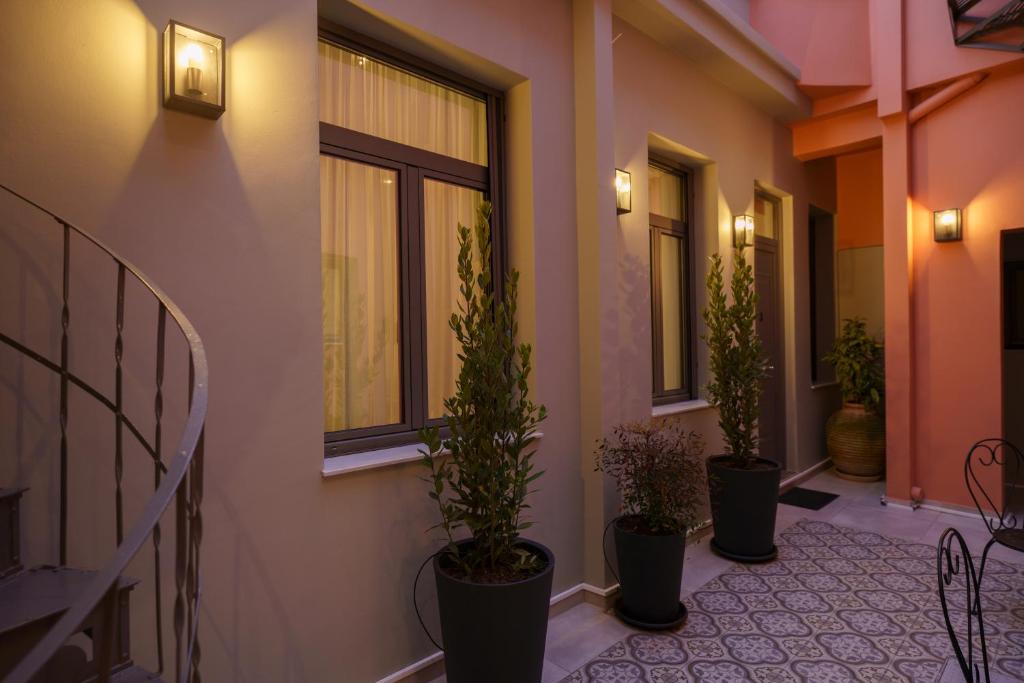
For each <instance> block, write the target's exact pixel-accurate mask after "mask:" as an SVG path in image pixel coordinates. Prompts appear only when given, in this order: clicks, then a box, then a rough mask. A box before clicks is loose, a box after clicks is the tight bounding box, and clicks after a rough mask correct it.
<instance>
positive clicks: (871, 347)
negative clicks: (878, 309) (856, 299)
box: [825, 318, 885, 412]
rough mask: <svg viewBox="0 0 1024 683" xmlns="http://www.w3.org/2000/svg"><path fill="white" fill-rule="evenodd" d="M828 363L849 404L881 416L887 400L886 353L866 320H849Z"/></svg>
mask: <svg viewBox="0 0 1024 683" xmlns="http://www.w3.org/2000/svg"><path fill="white" fill-rule="evenodd" d="M825 360H827V361H828V362H829V363H832V365H834V366H835V368H836V377H837V378H838V379H839V386H840V389H841V391H842V392H843V400H844V401H846V402H847V403H860V404H863V405H864V408H865V409H866V410H870V411H873V412H881V411H882V407H883V403H884V400H885V353H884V348H883V346H882V344H881V343H879V342H878V341H877V340H876V339H875V338H874V337H872V336H870V335H869V334H868V332H867V323H866V322H865V320H864V319H863V318H847V319H846V320H844V321H843V329H842V332H841V333H840V335H839V338H838V339H836V343H835V345H834V346H833V347H832V353H830V354H828V355H827V356H825Z"/></svg>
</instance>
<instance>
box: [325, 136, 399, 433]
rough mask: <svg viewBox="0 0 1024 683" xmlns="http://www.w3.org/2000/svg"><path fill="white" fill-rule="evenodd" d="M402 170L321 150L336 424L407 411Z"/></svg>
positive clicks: (328, 410)
mask: <svg viewBox="0 0 1024 683" xmlns="http://www.w3.org/2000/svg"><path fill="white" fill-rule="evenodd" d="M397 175H398V174H397V173H395V172H394V171H392V170H389V169H384V168H379V167H376V166H370V165H367V164H360V163H356V162H354V161H348V160H345V159H338V158H336V157H331V156H326V155H321V156H320V226H321V232H320V237H321V245H322V254H323V270H322V287H323V328H324V430H325V431H328V432H332V431H340V430H343V429H355V428H358V427H369V426H374V425H386V424H394V423H396V422H399V421H400V420H401V418H402V415H401V363H400V360H399V358H400V355H399V313H398V305H399V303H398V302H399V296H398V286H399V282H400V280H399V275H398V211H397V206H398V198H397V192H398V177H397Z"/></svg>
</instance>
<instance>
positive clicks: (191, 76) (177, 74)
mask: <svg viewBox="0 0 1024 683" xmlns="http://www.w3.org/2000/svg"><path fill="white" fill-rule="evenodd" d="M224 80H225V79H224V39H223V38H222V37H220V36H218V35H214V34H212V33H207V32H206V31H201V30H199V29H197V28H193V27H191V26H186V25H185V24H182V23H180V22H177V21H173V20H172V21H170V22H169V23H168V24H167V28H165V29H164V106H165V107H167V108H168V109H177V110H178V111H184V112H188V113H189V114H197V115H198V116H205V117H206V118H210V119H216V118H220V115H221V114H223V113H224Z"/></svg>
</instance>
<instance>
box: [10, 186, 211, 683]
mask: <svg viewBox="0 0 1024 683" xmlns="http://www.w3.org/2000/svg"><path fill="white" fill-rule="evenodd" d="M0 190H3V191H4V192H6V193H7V194H9V195H11V196H12V197H14V198H16V199H17V200H19V201H20V202H22V203H24V204H25V205H27V206H29V207H32V208H33V209H34V210H37V211H40V212H42V213H43V214H45V215H47V216H49V217H50V218H52V219H53V220H55V221H56V223H57V225H58V226H59V229H60V230H61V231H62V236H63V265H62V282H61V292H62V300H61V312H60V321H59V325H60V327H59V329H60V360H59V361H54V360H51V359H49V358H47V357H46V356H45V355H43V354H41V353H39V352H37V351H35V350H33V349H31V348H29V347H28V346H26V345H24V344H22V343H20V342H18V341H17V340H15V339H14V338H12V337H10V336H8V335H6V334H4V333H3V332H0V342H2V343H3V344H6V345H7V346H9V347H11V348H13V349H14V350H16V351H17V352H19V353H20V354H22V355H23V356H25V357H27V358H30V359H32V360H33V361H35V362H36V363H38V364H39V365H41V366H42V367H44V368H46V369H48V370H50V371H51V372H53V373H56V374H57V375H59V377H60V404H59V405H60V407H59V410H60V422H59V424H60V456H59V457H60V464H59V467H60V485H59V486H60V488H59V492H60V493H59V501H60V502H59V507H60V512H59V548H60V549H59V555H60V563H61V564H62V565H64V564H67V562H68V557H67V532H68V450H69V445H68V397H69V392H70V391H71V388H72V387H76V388H78V389H80V390H82V391H83V392H85V394H87V395H88V396H90V397H92V398H93V399H95V401H96V402H98V403H99V404H100V405H101V406H103V407H104V408H106V409H107V410H109V411H110V412H111V413H112V414H113V417H114V430H115V431H114V479H115V481H114V485H115V494H114V498H115V515H116V538H117V548H116V550H115V551H114V554H113V557H111V558H110V560H109V561H108V562H107V563H106V565H105V566H104V567H103V568H102V569H100V570H99V571H98V572H97V573H96V575H95V577H94V578H93V580H92V581H91V582H90V583H89V585H88V587H87V588H86V589H85V590H84V591H83V592H82V593H81V594H80V595H79V596H78V597H77V598H76V599H75V601H74V603H73V604H72V605H71V606H70V607H69V608H68V609H67V611H66V612H65V613H64V614H63V616H62V617H61V618H60V619H59V620H58V621H57V622H56V623H54V625H53V626H52V627H51V628H50V629H49V631H48V632H47V633H46V635H45V636H44V637H43V638H42V639H41V640H40V641H39V642H38V643H37V644H36V645H35V647H33V648H32V649H31V650H30V651H29V652H28V653H26V655H25V657H24V658H23V659H22V660H21V661H20V662H19V663H18V664H17V665H16V666H15V668H14V669H13V670H11V672H10V673H9V674H8V677H7V678H6V679H5V682H7V683H21V682H23V681H29V680H30V679H31V678H32V677H33V676H34V675H35V674H37V673H39V672H40V671H41V670H42V669H43V668H44V667H45V666H46V665H47V662H49V661H50V660H51V658H53V656H54V655H55V654H56V653H57V651H58V650H59V649H60V648H61V647H62V646H63V645H64V644H65V643H66V642H67V641H68V639H69V638H71V637H72V636H73V635H74V634H75V633H77V632H78V631H79V630H80V627H81V625H82V623H83V621H84V620H85V619H86V618H88V617H89V616H90V615H91V614H93V613H94V612H95V610H96V609H97V607H101V606H102V612H103V614H105V618H104V620H103V623H104V627H105V628H107V629H108V635H110V634H111V631H112V629H113V628H114V621H115V617H114V614H115V613H116V609H115V602H116V600H117V595H118V592H117V589H118V585H119V582H120V579H121V577H122V576H124V574H125V571H126V569H127V567H128V564H129V563H130V562H131V561H132V559H133V558H134V557H135V556H136V555H137V554H138V553H139V552H140V551H142V550H143V547H144V546H145V545H147V539H152V541H151V547H152V551H153V554H154V563H153V565H154V595H155V600H156V607H155V612H156V651H157V660H158V667H159V668H158V671H156V672H155V673H157V674H163V672H164V670H165V662H164V659H165V657H164V650H165V648H164V624H163V622H164V619H163V609H162V603H163V599H162V591H161V576H160V564H161V559H160V551H161V530H160V519H161V517H162V516H163V515H164V513H165V511H166V510H167V509H168V508H169V507H170V506H171V503H172V502H173V503H174V505H175V513H174V515H175V516H174V519H175V522H174V526H175V544H174V553H175V560H174V595H175V596H174V613H173V621H172V623H173V626H172V628H173V631H174V654H173V656H174V664H173V675H174V677H175V680H177V681H178V682H179V683H193V682H197V681H199V660H200V648H199V640H198V625H199V606H200V600H201V597H202V581H201V578H200V562H199V559H200V544H201V541H202V528H203V527H202V512H201V505H202V498H203V434H204V429H205V423H206V405H207V365H206V352H205V351H204V349H203V344H202V340H201V339H200V338H199V335H198V334H197V333H196V331H195V329H194V328H193V326H192V324H191V323H190V322H189V320H188V318H186V317H185V315H184V314H183V313H182V311H181V309H179V308H178V306H177V305H176V304H175V303H174V302H173V301H171V300H170V299H169V298H168V297H167V295H166V294H164V292H163V291H162V290H160V288H159V287H157V286H156V285H155V284H153V283H152V282H151V281H150V280H149V278H147V277H146V276H145V275H143V274H142V273H141V272H140V271H139V270H138V269H137V268H136V267H135V266H133V265H132V264H131V263H129V262H128V261H126V260H124V259H123V258H121V257H120V256H118V255H117V254H116V253H115V252H114V251H112V250H111V249H110V248H109V247H107V246H106V245H105V244H103V243H102V242H101V241H99V240H98V239H96V238H95V237H93V236H92V235H90V234H88V233H87V232H85V231H83V230H81V229H80V228H78V227H77V226H75V225H73V224H72V223H70V222H69V221H67V220H64V219H63V218H61V217H60V216H57V215H56V214H54V213H53V212H51V211H49V210H47V209H45V208H43V207H42V206H40V205H39V204H37V203H35V202H33V201H31V200H30V199H27V198H26V197H24V196H22V195H20V194H18V193H17V192H15V191H14V190H12V189H10V188H8V187H6V186H4V185H0ZM79 242H81V243H82V244H83V245H85V246H86V247H87V248H89V249H91V250H94V251H98V252H99V253H102V254H105V255H106V256H108V257H109V258H111V259H113V262H114V264H115V265H116V268H117V284H116V288H117V290H116V291H117V298H116V322H115V328H116V329H115V335H116V336H115V342H114V349H113V357H114V397H113V398H110V397H108V396H107V395H105V394H104V393H103V392H101V391H100V390H98V389H96V388H95V387H94V386H92V385H91V384H90V383H89V382H87V381H86V380H85V379H83V378H82V377H81V376H79V375H78V374H76V373H75V372H73V371H72V370H71V368H70V365H69V350H70V346H71V341H70V340H71V330H72V326H71V320H72V314H71V291H70V289H71V286H70V282H71V265H72V246H73V243H75V244H76V245H77V243H79ZM129 277H130V278H133V279H134V280H136V281H137V282H138V283H139V284H141V285H142V287H143V288H144V289H145V290H146V292H147V293H148V294H149V295H150V296H151V298H152V300H153V301H154V302H155V304H156V307H157V331H156V377H155V383H154V384H155V386H154V399H153V419H154V427H155V428H154V433H153V438H152V440H148V439H147V438H146V437H145V436H144V435H143V434H142V432H141V430H140V429H139V428H138V427H137V426H136V425H135V424H134V423H133V422H132V421H131V419H130V418H129V417H128V415H126V414H125V403H124V386H123V384H124V368H123V360H124V348H125V344H124V337H123V331H124V324H125V281H126V278H129ZM168 316H170V319H171V322H172V323H174V325H175V326H176V327H177V329H178V331H179V332H180V333H181V335H182V336H183V338H184V342H185V344H186V345H187V347H188V366H189V367H188V404H187V405H188V414H187V416H186V418H185V422H184V428H183V430H182V433H181V436H180V438H179V440H178V443H177V446H176V448H175V450H174V454H173V456H172V457H171V458H170V460H169V461H168V462H165V461H164V448H163V440H164V435H163V412H164V369H165V356H166V354H165V346H166V338H167V318H168ZM126 431H127V434H128V435H129V436H130V437H131V438H134V439H135V441H137V442H138V444H139V445H140V446H141V447H142V449H143V450H144V451H145V452H146V453H147V454H148V456H149V458H150V459H151V460H152V463H153V482H154V486H153V492H152V495H150V496H149V498H148V500H147V502H146V504H145V507H144V509H143V511H142V513H141V515H140V516H139V517H138V519H137V521H136V522H135V523H134V525H133V526H132V527H131V528H130V529H129V530H128V532H127V533H125V529H124V524H125V520H124V513H125V510H124V491H123V473H124V450H125V445H124V441H125V432H126ZM100 642H104V643H106V644H107V646H108V649H109V648H112V647H113V642H114V638H111V637H107V638H102V639H100ZM112 654H113V653H111V652H96V653H94V657H95V660H96V661H97V662H100V663H101V667H100V672H99V680H100V681H106V680H109V677H110V673H111V672H110V670H109V666H104V665H103V663H104V662H106V663H108V665H109V663H110V662H111V661H112V659H111V657H112ZM168 673H171V672H170V671H169V672H168Z"/></svg>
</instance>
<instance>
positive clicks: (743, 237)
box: [732, 214, 754, 249]
mask: <svg viewBox="0 0 1024 683" xmlns="http://www.w3.org/2000/svg"><path fill="white" fill-rule="evenodd" d="M753 243H754V217H753V216H748V215H747V214H742V215H740V216H733V217H732V246H734V247H736V248H737V249H742V248H743V247H749V246H751V245H752V244H753Z"/></svg>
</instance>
